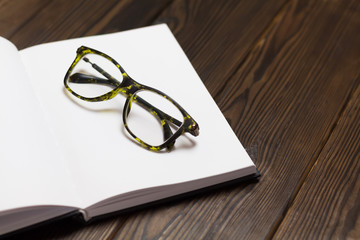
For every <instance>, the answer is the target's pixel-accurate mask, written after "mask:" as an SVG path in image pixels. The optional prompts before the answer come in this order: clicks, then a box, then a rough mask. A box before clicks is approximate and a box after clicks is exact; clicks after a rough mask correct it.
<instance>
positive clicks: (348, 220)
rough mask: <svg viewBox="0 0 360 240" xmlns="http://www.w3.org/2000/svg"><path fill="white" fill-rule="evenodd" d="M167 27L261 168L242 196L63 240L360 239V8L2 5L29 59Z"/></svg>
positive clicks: (8, 32)
mask: <svg viewBox="0 0 360 240" xmlns="http://www.w3.org/2000/svg"><path fill="white" fill-rule="evenodd" d="M156 23H167V24H168V25H169V27H170V28H171V30H172V31H173V33H174V34H175V36H176V38H177V40H178V41H179V43H180V45H181V46H182V48H183V49H184V51H185V53H186V54H187V56H188V57H189V59H190V61H191V62H192V64H193V66H194V67H195V69H196V71H197V72H198V74H199V75H200V77H201V79H202V80H203V82H204V84H205V85H206V87H207V88H208V90H209V91H210V93H211V95H212V96H213V98H214V99H215V101H216V102H217V104H218V106H219V107H220V109H221V110H222V112H223V114H224V115H225V117H226V118H227V120H228V122H229V123H230V125H231V127H232V129H233V130H234V132H235V133H236V134H237V136H238V138H239V139H240V141H241V142H242V144H243V145H244V146H245V148H246V150H247V152H248V153H249V155H250V156H251V158H252V159H253V161H254V162H255V164H256V165H257V167H258V170H259V171H260V172H261V174H262V177H261V179H260V181H259V182H258V183H253V182H250V183H246V184H238V185H233V186H231V187H227V188H223V189H220V190H217V191H214V192H209V193H206V194H201V195H197V196H195V197H193V198H187V199H184V200H179V201H175V202H171V203H168V204H162V205H159V206H156V207H152V208H146V209H143V210H140V211H136V212H131V213H126V214H120V215H117V216H114V217H111V218H106V219H104V220H101V221H97V222H95V223H92V224H90V225H86V226H81V225H76V224H73V223H71V222H67V221H61V222H58V223H54V224H49V225H47V226H44V227H40V228H38V229H34V230H32V231H28V232H24V233H22V234H20V235H16V237H17V238H34V239H39V238H55V239H57V238H61V239H163V238H164V239H183V238H184V239H244V238H250V239H263V238H275V239H278V238H279V239H294V238H297V239H328V238H331V239H360V180H359V174H360V143H359V140H360V122H359V120H360V1H359V0H344V1H339V0H267V1H263V0H224V1H222V0H202V1H200V0H186V1H185V0H151V1H149V0H144V1H141V0H133V1H131V0H121V1H118V0H107V1H97V0H88V1H85V0H83V1H80V0H79V1H73V0H59V1H47V0H27V1H22V0H0V35H1V36H3V37H6V38H8V39H10V40H11V41H12V42H13V43H15V44H16V45H17V47H18V48H19V49H22V48H25V47H29V46H32V45H35V44H39V43H44V42H50V41H55V40H62V39H67V38H74V37H81V36H88V35H95V34H102V33H109V32H117V31H122V30H127V29H131V28H136V27H142V26H148V25H152V24H156Z"/></svg>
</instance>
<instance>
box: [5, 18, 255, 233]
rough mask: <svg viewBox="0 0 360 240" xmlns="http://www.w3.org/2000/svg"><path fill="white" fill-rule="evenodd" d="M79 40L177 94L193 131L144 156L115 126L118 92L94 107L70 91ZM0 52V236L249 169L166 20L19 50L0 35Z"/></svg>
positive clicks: (141, 200)
mask: <svg viewBox="0 0 360 240" xmlns="http://www.w3.org/2000/svg"><path fill="white" fill-rule="evenodd" d="M82 45H85V46H88V47H91V48H94V49H97V50H99V51H102V52H104V53H107V54H108V55H110V56H111V57H112V58H114V59H116V61H117V62H119V63H120V64H121V65H122V67H123V68H124V69H126V71H127V73H129V75H130V76H131V77H132V78H133V79H135V80H136V81H139V82H140V83H143V84H145V85H148V86H151V87H154V88H156V89H159V90H161V91H163V92H165V93H167V94H168V95H169V96H171V97H172V98H173V99H176V101H177V102H178V103H179V104H180V105H181V106H182V107H183V108H184V109H186V111H187V112H188V113H189V114H190V115H191V116H192V117H193V118H194V119H195V120H196V121H197V122H198V124H199V126H200V135H199V136H198V137H196V138H194V137H193V136H191V135H187V134H185V135H183V136H181V137H180V138H178V140H177V141H176V144H175V147H174V149H173V150H172V151H170V152H166V151H165V152H160V153H155V152H151V151H149V150H146V149H144V148H142V147H140V146H139V145H138V144H136V143H134V141H132V140H131V137H129V134H128V133H127V132H126V130H125V128H124V124H123V122H122V110H123V106H124V102H125V97H124V96H122V95H119V96H117V97H115V98H113V99H111V100H109V101H105V102H95V103H94V102H84V101H81V100H79V99H76V98H74V97H73V96H70V94H68V92H67V91H66V90H65V88H64V85H63V81H64V75H65V73H66V71H67V70H68V68H69V67H70V65H71V63H72V61H73V60H74V58H75V56H76V50H77V48H78V47H80V46H82ZM0 51H1V52H2V54H1V55H0V81H1V88H0V95H1V96H2V101H0V112H1V117H0V133H1V134H0V146H1V149H0V192H1V198H0V234H5V233H9V232H12V231H14V230H17V229H20V228H24V227H27V226H31V225H34V224H36V223H40V222H44V221H48V220H50V219H53V218H56V217H59V216H65V215H68V214H69V213H73V212H78V213H79V212H80V213H81V214H82V215H83V218H84V220H85V221H88V220H90V219H92V218H94V217H97V216H100V215H103V214H108V213H111V212H114V211H119V210H124V209H128V208H132V207H135V206H141V205H143V204H147V203H151V202H155V201H158V200H161V199H166V198H169V197H173V196H177V195H180V194H184V193H188V192H193V191H196V190H198V189H203V188H206V187H209V186H213V185H216V184H220V183H223V182H227V181H231V180H234V179H239V178H243V177H253V176H256V175H257V174H256V173H257V171H256V168H255V165H254V163H253V162H252V161H251V159H250V158H249V156H248V154H247V153H246V151H245V149H244V148H243V146H242V145H241V143H240V142H239V140H238V138H237V137H236V135H235V134H234V132H233V131H232V129H231V127H230V126H229V125H228V123H227V121H226V119H225V118H224V116H223V115H222V113H221V111H220V110H219V108H218V107H217V105H216V103H215V102H214V100H213V99H212V97H211V95H210V94H209V92H208V91H207V89H206V88H205V86H204V85H203V82H202V81H201V79H200V78H199V76H198V75H197V73H196V72H195V70H194V68H193V67H192V65H191V63H190V62H189V60H188V59H187V57H186V55H185V54H184V52H183V50H182V49H181V47H180V46H179V44H178V42H177V41H176V39H175V38H174V36H173V35H172V33H171V31H170V30H169V28H168V27H167V25H165V24H161V25H156V26H150V27H145V28H141V29H135V30H130V31H125V32H120V33H113V34H107V35H101V36H92V37H84V38H78V39H71V40H65V41H59V42H53V43H47V44H42V45H37V46H33V47H30V48H27V49H24V50H21V51H18V49H17V48H16V47H15V46H14V45H13V44H12V43H11V42H9V41H8V40H6V39H4V38H1V37H0Z"/></svg>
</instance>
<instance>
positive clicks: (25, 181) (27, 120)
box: [0, 37, 79, 211]
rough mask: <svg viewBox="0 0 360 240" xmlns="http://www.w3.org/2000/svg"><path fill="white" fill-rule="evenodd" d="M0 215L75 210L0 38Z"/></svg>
mask: <svg viewBox="0 0 360 240" xmlns="http://www.w3.org/2000/svg"><path fill="white" fill-rule="evenodd" d="M0 51H1V53H2V54H1V55H0V83H1V87H0V96H1V101H0V146H1V147H0V196H1V197H0V211H3V210H9V209H13V208H19V207H24V206H31V205H52V204H58V203H62V204H63V205H70V206H72V205H75V206H76V205H78V204H79V199H78V198H77V196H76V193H75V191H74V190H75V188H74V187H75V185H73V184H71V183H70V179H69V177H70V175H69V173H68V172H67V169H68V168H67V167H66V166H65V165H64V164H65V163H66V162H64V161H63V160H62V157H61V155H60V153H59V148H58V147H57V146H56V142H55V138H54V137H53V135H52V133H51V129H50V128H49V127H48V126H47V123H46V121H45V119H44V117H45V116H44V114H43V111H42V109H41V107H40V104H39V102H38V100H37V99H36V97H35V95H34V92H33V90H32V87H31V84H30V81H29V79H28V76H27V74H26V72H25V68H24V66H23V65H22V62H21V59H20V55H19V53H18V50H17V49H16V47H15V46H14V45H13V44H11V43H10V42H9V41H7V40H6V39H4V38H1V37H0Z"/></svg>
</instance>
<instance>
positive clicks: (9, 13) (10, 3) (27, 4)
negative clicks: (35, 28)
mask: <svg viewBox="0 0 360 240" xmlns="http://www.w3.org/2000/svg"><path fill="white" fill-rule="evenodd" d="M48 3H49V1H46V0H28V1H21V0H0V36H2V37H4V38H7V39H10V38H11V36H12V34H14V33H15V32H16V31H17V30H18V29H19V28H20V27H21V26H22V25H24V24H25V23H26V22H27V21H29V20H30V19H31V18H33V17H34V16H35V15H36V14H37V12H38V11H39V10H40V9H41V8H44V7H45V5H46V4H48Z"/></svg>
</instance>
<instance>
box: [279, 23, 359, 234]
mask: <svg viewBox="0 0 360 240" xmlns="http://www.w3.org/2000/svg"><path fill="white" fill-rule="evenodd" d="M359 27H360V26H359ZM357 40H358V42H359V41H360V38H359V36H358V37H357ZM358 63H359V59H358ZM357 77H358V79H357V80H358V81H360V74H359V75H358V76H357ZM359 123H360V87H358V89H357V91H356V92H355V94H354V96H353V97H352V99H351V101H350V103H349V104H348V106H347V108H346V110H345V112H344V114H343V115H342V117H341V118H340V120H339V122H338V123H337V125H336V127H335V129H334V131H333V132H332V134H331V136H330V138H329V141H328V142H327V143H326V145H325V146H324V149H323V150H322V152H321V154H320V156H319V158H318V160H317V161H316V163H315V164H314V167H313V169H312V170H311V172H310V174H309V176H308V177H307V178H306V180H305V183H304V184H303V186H302V187H301V189H300V191H299V194H297V196H296V198H295V201H294V203H293V205H292V206H291V207H290V209H289V211H288V213H287V214H286V216H285V218H284V220H283V221H282V223H281V225H280V227H279V229H278V230H277V232H276V235H275V239H360V181H359V176H360V124H359Z"/></svg>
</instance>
